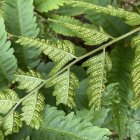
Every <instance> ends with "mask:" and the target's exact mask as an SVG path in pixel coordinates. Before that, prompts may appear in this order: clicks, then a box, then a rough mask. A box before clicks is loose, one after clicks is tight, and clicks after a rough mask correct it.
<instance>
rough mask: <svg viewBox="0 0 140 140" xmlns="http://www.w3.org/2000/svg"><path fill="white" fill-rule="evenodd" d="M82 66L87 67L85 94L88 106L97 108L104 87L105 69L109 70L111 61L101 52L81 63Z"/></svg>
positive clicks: (99, 105) (99, 104)
mask: <svg viewBox="0 0 140 140" xmlns="http://www.w3.org/2000/svg"><path fill="white" fill-rule="evenodd" d="M83 66H84V67H89V68H88V70H87V73H88V74H90V76H89V87H88V90H87V94H88V96H89V100H90V101H89V106H94V108H96V109H98V108H100V107H101V100H102V92H103V91H104V89H105V83H106V75H107V71H109V70H110V67H111V62H110V59H109V57H108V55H107V54H106V53H105V50H104V51H103V53H101V54H99V55H97V56H94V57H93V58H90V59H89V60H87V61H86V62H84V63H83Z"/></svg>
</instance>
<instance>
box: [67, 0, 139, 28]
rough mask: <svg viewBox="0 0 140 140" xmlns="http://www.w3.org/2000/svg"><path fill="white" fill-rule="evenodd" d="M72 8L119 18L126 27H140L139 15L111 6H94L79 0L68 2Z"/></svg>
mask: <svg viewBox="0 0 140 140" xmlns="http://www.w3.org/2000/svg"><path fill="white" fill-rule="evenodd" d="M69 2H70V3H71V4H72V6H77V7H82V8H85V9H87V10H94V11H96V12H98V13H105V14H108V15H112V16H116V17H120V18H122V19H125V20H126V23H127V24H128V25H132V26H134V25H140V15H139V14H137V13H134V12H127V11H125V10H124V9H122V8H118V9H115V8H114V7H113V6H111V5H108V7H103V6H98V5H95V4H90V3H87V2H82V1H79V0H69Z"/></svg>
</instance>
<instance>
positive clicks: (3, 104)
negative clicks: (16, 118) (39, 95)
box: [0, 89, 19, 114]
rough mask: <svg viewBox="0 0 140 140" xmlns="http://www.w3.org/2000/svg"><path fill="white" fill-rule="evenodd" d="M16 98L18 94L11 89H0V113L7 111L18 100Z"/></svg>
mask: <svg viewBox="0 0 140 140" xmlns="http://www.w3.org/2000/svg"><path fill="white" fill-rule="evenodd" d="M18 100H19V98H18V95H17V94H16V92H14V91H13V90H11V89H3V90H0V113H1V114H6V113H8V111H9V110H10V109H11V108H12V107H13V106H14V105H15V104H16V103H17V102H18Z"/></svg>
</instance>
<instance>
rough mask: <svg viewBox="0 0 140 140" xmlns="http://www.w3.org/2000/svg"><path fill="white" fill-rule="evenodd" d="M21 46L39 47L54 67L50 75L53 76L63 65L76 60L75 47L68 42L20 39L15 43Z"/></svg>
mask: <svg viewBox="0 0 140 140" xmlns="http://www.w3.org/2000/svg"><path fill="white" fill-rule="evenodd" d="M17 42H18V43H20V44H22V45H30V46H32V47H37V46H38V47H39V48H40V49H42V51H43V53H44V54H46V55H48V57H49V58H50V59H52V60H53V61H54V62H55V63H56V65H55V67H54V68H53V70H52V71H51V73H50V76H51V75H54V74H55V73H57V72H58V71H59V70H60V69H61V68H62V67H63V66H64V65H66V64H67V63H68V62H69V61H71V60H72V59H76V58H77V57H76V56H75V46H74V44H72V43H71V42H70V41H67V40H64V41H57V42H55V43H53V42H50V41H49V40H46V41H45V40H43V39H42V40H41V39H32V38H27V37H20V38H19V40H18V41H17Z"/></svg>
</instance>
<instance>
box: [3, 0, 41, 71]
mask: <svg viewBox="0 0 140 140" xmlns="http://www.w3.org/2000/svg"><path fill="white" fill-rule="evenodd" d="M3 9H4V19H5V23H6V25H7V30H8V32H9V33H11V34H13V35H17V36H30V37H37V35H38V33H39V29H38V28H37V24H36V17H35V16H34V12H33V0H14V1H11V0H4V8H3ZM13 46H14V49H15V55H16V57H17V59H18V63H19V66H20V67H21V68H24V69H25V66H30V67H35V66H36V65H38V63H39V56H40V50H39V49H37V48H29V47H24V46H19V45H17V44H14V45H13Z"/></svg>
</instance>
